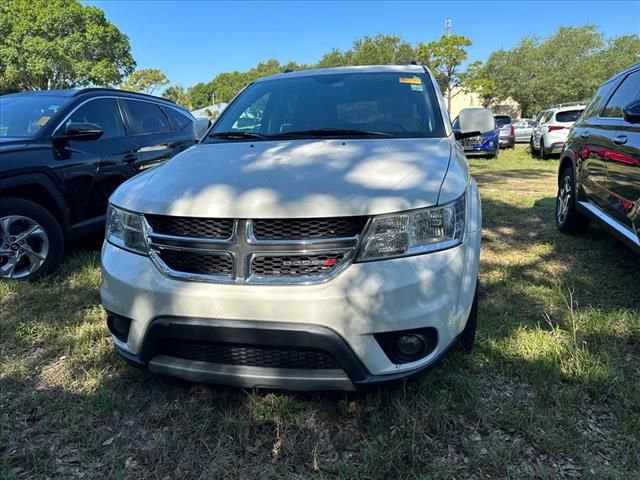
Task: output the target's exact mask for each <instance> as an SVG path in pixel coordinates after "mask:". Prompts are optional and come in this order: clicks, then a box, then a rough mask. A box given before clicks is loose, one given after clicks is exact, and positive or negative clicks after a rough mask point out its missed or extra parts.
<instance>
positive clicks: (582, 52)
mask: <svg viewBox="0 0 640 480" xmlns="http://www.w3.org/2000/svg"><path fill="white" fill-rule="evenodd" d="M639 59H640V36H638V35H623V36H620V37H613V38H610V39H608V40H605V38H604V35H603V34H602V32H600V31H599V30H598V28H597V27H596V26H595V25H583V26H580V27H560V28H559V29H558V30H556V31H555V32H554V33H553V34H552V35H551V36H549V37H548V38H546V39H540V38H538V37H526V38H524V39H523V40H522V41H521V42H520V43H519V44H518V45H516V46H515V47H514V48H512V49H511V50H498V51H496V52H494V53H492V54H491V55H490V56H489V59H488V60H487V62H486V63H485V65H484V66H483V67H482V74H481V76H483V77H484V79H485V80H486V81H488V82H490V84H491V85H493V88H492V89H490V90H487V91H485V92H482V93H481V96H482V99H483V102H485V103H493V102H497V101H501V100H504V99H506V98H508V97H511V98H512V99H513V100H515V101H516V102H518V103H519V104H520V106H521V108H522V112H523V114H524V115H527V116H530V115H534V114H535V113H537V112H538V111H540V110H541V109H543V108H547V107H549V106H551V105H553V104H556V103H566V102H573V101H575V102H582V101H587V100H588V99H589V98H591V96H592V95H593V94H594V92H595V90H596V89H597V88H598V86H599V85H600V84H601V83H602V82H604V81H605V80H606V79H607V78H609V77H610V76H612V75H613V74H614V73H616V72H618V71H620V70H623V69H624V68H626V67H628V66H630V65H633V64H634V63H636V62H638V60H639Z"/></svg>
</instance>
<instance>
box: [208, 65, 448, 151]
mask: <svg viewBox="0 0 640 480" xmlns="http://www.w3.org/2000/svg"><path fill="white" fill-rule="evenodd" d="M430 82H431V80H430V78H429V77H428V76H426V75H422V74H407V73H397V72H393V73H391V72H380V73H339V74H322V75H309V76H300V77H295V76H293V77H291V78H279V79H273V80H267V81H259V82H256V83H254V84H251V85H249V86H248V87H247V88H246V89H245V90H244V91H243V92H242V93H241V94H240V95H239V96H238V97H237V98H236V100H235V101H234V102H233V103H232V104H231V105H229V107H227V109H226V110H225V111H224V112H223V113H222V116H221V117H220V119H219V120H218V121H217V122H216V126H215V127H214V130H213V131H212V134H213V136H214V137H215V134H216V133H223V132H248V133H258V134H261V135H264V136H266V137H269V136H275V135H279V136H286V135H287V134H288V133H291V132H295V133H297V134H307V133H308V132H312V133H309V135H310V138H311V137H312V135H313V132H316V131H319V130H344V131H347V130H357V131H375V132H377V133H384V134H386V135H388V136H393V137H405V138H406V137H440V136H444V126H443V124H442V117H441V114H440V109H439V106H438V103H437V100H436V98H435V94H434V90H433V86H432V85H431V83H430ZM297 138H299V137H297ZM212 141H215V139H214V140H212Z"/></svg>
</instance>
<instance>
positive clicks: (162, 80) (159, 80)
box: [120, 68, 169, 95]
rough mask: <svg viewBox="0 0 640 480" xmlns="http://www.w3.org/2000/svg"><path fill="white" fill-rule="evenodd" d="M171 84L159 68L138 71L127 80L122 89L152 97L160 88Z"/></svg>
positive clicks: (121, 86)
mask: <svg viewBox="0 0 640 480" xmlns="http://www.w3.org/2000/svg"><path fill="white" fill-rule="evenodd" d="M168 84H169V79H168V78H167V76H166V75H165V74H164V73H162V72H161V71H160V70H158V69H157V68H143V69H142V70H136V71H135V72H133V73H132V74H131V75H129V78H127V79H126V80H125V81H124V82H123V83H122V85H120V88H121V89H122V90H129V91H131V92H142V93H146V94H148V95H151V94H152V93H153V92H155V91H156V90H157V89H158V88H160V87H164V86H165V85H168Z"/></svg>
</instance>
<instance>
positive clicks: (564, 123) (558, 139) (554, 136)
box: [530, 103, 585, 159]
mask: <svg viewBox="0 0 640 480" xmlns="http://www.w3.org/2000/svg"><path fill="white" fill-rule="evenodd" d="M584 107H585V105H584V104H583V103H566V104H560V105H554V106H553V107H551V108H550V109H548V110H546V111H544V112H542V116H541V117H540V121H539V123H538V124H537V125H536V126H535V128H534V129H533V133H532V134H531V142H530V146H531V153H536V152H540V158H541V159H545V158H548V157H549V155H551V154H555V153H560V152H561V151H562V146H563V145H564V143H565V142H566V141H567V136H568V135H569V129H570V128H571V127H572V126H573V124H574V123H575V122H576V120H577V119H578V117H579V116H580V114H581V113H582V111H583V110H584Z"/></svg>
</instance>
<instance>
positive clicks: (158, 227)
mask: <svg viewBox="0 0 640 480" xmlns="http://www.w3.org/2000/svg"><path fill="white" fill-rule="evenodd" d="M145 219H146V220H147V222H148V223H149V225H150V226H151V228H152V229H153V231H154V233H160V234H162V235H173V236H176V237H191V238H210V239H221V240H224V239H228V238H231V235H232V234H233V223H234V220H233V219H231V218H203V217H172V216H168V215H145Z"/></svg>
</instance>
